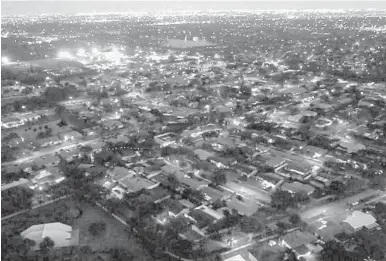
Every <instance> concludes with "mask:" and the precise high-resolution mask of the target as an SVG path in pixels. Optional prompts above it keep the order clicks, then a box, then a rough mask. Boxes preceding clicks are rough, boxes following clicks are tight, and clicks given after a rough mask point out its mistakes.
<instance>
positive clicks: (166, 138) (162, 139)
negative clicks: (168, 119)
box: [154, 132, 177, 147]
mask: <svg viewBox="0 0 386 261" xmlns="http://www.w3.org/2000/svg"><path fill="white" fill-rule="evenodd" d="M176 137H177V135H176V134H175V133H172V132H167V133H163V134H161V135H157V136H155V137H154V141H155V142H156V143H157V144H159V145H160V146H161V147H162V146H167V145H169V144H171V143H175V142H176Z"/></svg>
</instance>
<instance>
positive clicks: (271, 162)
mask: <svg viewBox="0 0 386 261" xmlns="http://www.w3.org/2000/svg"><path fill="white" fill-rule="evenodd" d="M285 162H286V160H285V159H283V158H281V157H274V156H273V157H269V158H268V159H267V161H266V162H265V164H266V165H267V166H269V167H272V168H277V167H279V166H281V165H283V164H284V163H285Z"/></svg>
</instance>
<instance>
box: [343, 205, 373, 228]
mask: <svg viewBox="0 0 386 261" xmlns="http://www.w3.org/2000/svg"><path fill="white" fill-rule="evenodd" d="M343 222H344V223H343V225H344V226H345V228H346V229H347V231H348V232H356V231H358V230H360V229H362V228H363V227H366V228H368V229H373V228H375V227H378V226H379V224H378V223H377V220H376V219H375V218H374V217H373V216H372V215H371V214H368V213H364V212H362V211H358V210H357V211H354V212H353V213H352V214H351V215H350V216H349V217H347V218H346V220H344V221H343Z"/></svg>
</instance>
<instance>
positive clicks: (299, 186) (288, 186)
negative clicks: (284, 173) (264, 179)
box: [281, 181, 315, 195]
mask: <svg viewBox="0 0 386 261" xmlns="http://www.w3.org/2000/svg"><path fill="white" fill-rule="evenodd" d="M281 189H282V190H284V191H288V192H289V193H291V194H294V193H300V192H304V193H306V194H307V195H311V194H312V193H313V192H314V191H315V188H314V187H313V186H311V185H308V184H303V183H300V182H297V181H295V182H291V183H289V182H286V183H284V184H283V185H282V186H281Z"/></svg>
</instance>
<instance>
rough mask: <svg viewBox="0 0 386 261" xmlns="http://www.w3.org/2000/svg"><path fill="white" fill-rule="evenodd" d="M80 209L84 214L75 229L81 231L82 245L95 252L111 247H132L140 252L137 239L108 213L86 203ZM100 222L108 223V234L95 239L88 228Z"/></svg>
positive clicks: (80, 240) (80, 242)
mask: <svg viewBox="0 0 386 261" xmlns="http://www.w3.org/2000/svg"><path fill="white" fill-rule="evenodd" d="M72 204H73V202H72ZM80 208H81V210H82V211H83V213H82V215H81V216H80V217H79V218H77V219H75V220H74V224H73V227H74V228H79V230H80V233H79V244H80V245H88V246H90V247H91V248H92V249H93V250H95V251H97V250H104V249H109V248H111V247H124V248H126V247H132V248H133V250H139V248H138V246H137V245H136V243H135V242H134V240H135V239H130V238H129V234H128V232H126V230H125V227H124V226H123V225H122V224H121V223H119V222H118V221H117V220H115V219H114V218H113V217H111V216H110V215H109V214H108V213H106V212H104V211H103V210H101V209H100V208H98V207H96V206H91V205H89V204H86V203H82V204H81V205H80ZM99 221H102V222H105V223H106V225H107V226H106V233H104V234H103V235H100V236H97V237H94V236H92V235H91V234H90V233H89V231H88V228H89V226H90V224H92V223H94V222H99Z"/></svg>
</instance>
